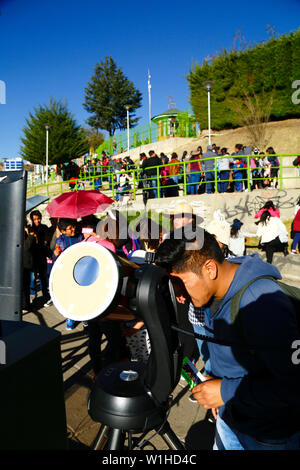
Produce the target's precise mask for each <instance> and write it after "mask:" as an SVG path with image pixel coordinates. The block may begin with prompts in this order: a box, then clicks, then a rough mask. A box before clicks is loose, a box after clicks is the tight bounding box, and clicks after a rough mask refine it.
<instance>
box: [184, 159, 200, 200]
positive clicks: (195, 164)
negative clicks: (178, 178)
mask: <svg viewBox="0 0 300 470" xmlns="http://www.w3.org/2000/svg"><path fill="white" fill-rule="evenodd" d="M187 174H188V187H187V194H197V193H198V185H199V183H200V180H201V174H202V164H201V160H200V151H199V150H194V151H193V152H192V153H191V156H190V158H189V163H188V166H187Z"/></svg>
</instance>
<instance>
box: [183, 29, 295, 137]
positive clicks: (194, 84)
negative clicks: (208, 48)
mask: <svg viewBox="0 0 300 470" xmlns="http://www.w3.org/2000/svg"><path fill="white" fill-rule="evenodd" d="M187 80H188V84H189V89H190V102H191V105H192V107H193V111H194V114H195V116H196V119H197V121H198V122H200V125H201V127H202V128H205V126H206V125H207V91H206V89H205V88H204V86H203V84H202V83H203V82H204V81H206V80H212V81H213V82H214V83H215V84H214V86H213V88H212V91H211V109H212V120H211V127H212V129H216V130H221V129H228V128H235V127H239V126H241V125H243V122H242V120H241V112H240V111H241V106H242V103H243V100H244V98H245V97H246V96H253V97H255V96H256V97H258V98H259V100H261V102H262V103H263V102H269V103H272V106H271V110H270V120H273V121H278V120H282V119H288V118H298V117H300V104H297V105H295V104H293V102H292V94H293V92H294V91H295V90H294V89H293V88H292V83H293V82H294V81H295V80H300V29H299V30H298V31H297V32H295V33H291V34H289V35H283V36H280V37H279V38H272V39H270V40H269V41H267V42H263V43H260V44H256V45H254V46H253V47H249V48H248V49H246V50H242V51H230V52H227V51H226V50H223V51H222V53H220V54H219V55H217V56H216V57H214V58H213V59H212V60H211V61H210V62H208V61H207V60H206V61H204V62H203V64H202V65H200V64H199V63H196V64H195V65H194V66H193V67H192V69H191V71H190V73H189V74H188V75H187Z"/></svg>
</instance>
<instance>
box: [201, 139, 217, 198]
mask: <svg viewBox="0 0 300 470" xmlns="http://www.w3.org/2000/svg"><path fill="white" fill-rule="evenodd" d="M212 157H213V158H212ZM215 157H216V153H215V152H213V149H212V146H211V145H208V146H207V152H205V153H204V154H203V161H202V166H203V168H204V171H205V173H204V176H205V181H206V193H207V194H212V193H214V192H215V188H214V183H213V181H214V179H215V166H216V162H215ZM206 159H209V160H206Z"/></svg>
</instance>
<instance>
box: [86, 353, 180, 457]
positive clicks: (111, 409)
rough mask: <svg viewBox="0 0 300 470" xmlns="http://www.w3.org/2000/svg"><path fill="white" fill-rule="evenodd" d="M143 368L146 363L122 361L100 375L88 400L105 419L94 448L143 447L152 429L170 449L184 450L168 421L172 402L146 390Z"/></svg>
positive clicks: (95, 417)
mask: <svg viewBox="0 0 300 470" xmlns="http://www.w3.org/2000/svg"><path fill="white" fill-rule="evenodd" d="M144 372H145V365H144V364H143V363H139V362H127V363H124V362H122V363H117V364H112V365H110V366H109V367H107V368H105V369H104V370H103V371H101V373H100V374H99V376H98V377H97V379H96V382H95V386H94V388H93V390H92V392H91V395H90V397H89V402H88V410H89V414H90V415H91V417H92V419H93V420H94V421H96V422H101V423H102V424H101V426H100V429H99V432H98V434H97V436H96V438H95V440H94V442H93V444H92V449H93V450H100V449H101V450H124V449H126V450H133V449H143V448H144V447H145V445H147V443H148V442H149V439H148V440H147V439H146V440H145V441H144V442H143V439H145V437H146V435H147V434H148V433H149V432H150V431H152V430H155V431H156V432H155V434H154V435H156V434H158V435H159V436H161V438H162V439H163V440H164V441H165V443H166V444H167V445H168V447H169V449H171V450H185V446H184V445H183V443H182V442H181V441H180V440H179V439H178V437H177V436H176V434H175V433H174V432H173V430H172V429H171V427H170V424H169V423H168V421H167V416H168V409H169V404H164V405H159V404H158V403H156V402H155V400H153V398H152V397H151V393H150V392H148V393H147V391H146V390H145V387H144ZM135 434H139V436H138V437H134V435H135ZM154 435H153V436H152V437H154ZM152 437H151V438H150V439H152ZM126 440H127V445H125V441H126Z"/></svg>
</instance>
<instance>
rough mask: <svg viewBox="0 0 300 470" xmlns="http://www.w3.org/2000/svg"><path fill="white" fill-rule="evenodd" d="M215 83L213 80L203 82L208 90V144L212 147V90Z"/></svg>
mask: <svg viewBox="0 0 300 470" xmlns="http://www.w3.org/2000/svg"><path fill="white" fill-rule="evenodd" d="M214 84H215V83H214V82H212V81H211V80H207V81H206V82H203V83H202V85H203V86H204V87H205V88H206V90H207V100H208V144H209V145H211V132H210V90H211V89H212V87H213V86H214Z"/></svg>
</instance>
